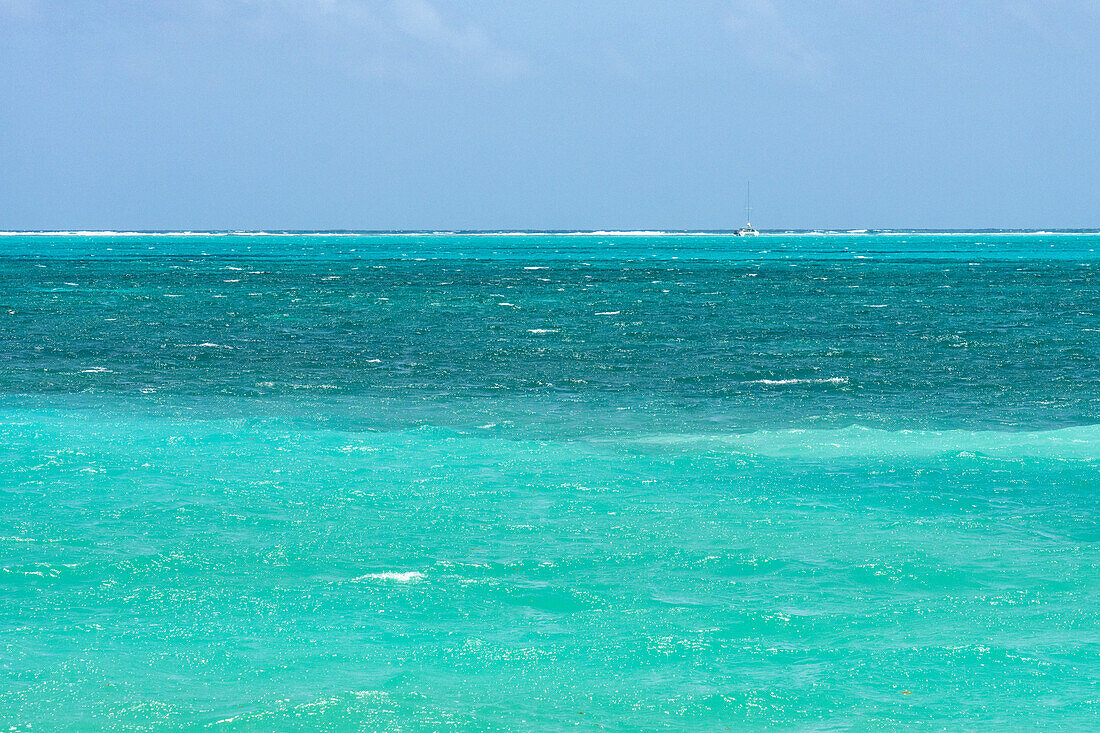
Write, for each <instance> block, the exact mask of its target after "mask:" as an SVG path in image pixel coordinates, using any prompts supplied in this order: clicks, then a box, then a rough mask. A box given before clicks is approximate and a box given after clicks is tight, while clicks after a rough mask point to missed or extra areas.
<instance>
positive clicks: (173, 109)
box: [0, 0, 1100, 229]
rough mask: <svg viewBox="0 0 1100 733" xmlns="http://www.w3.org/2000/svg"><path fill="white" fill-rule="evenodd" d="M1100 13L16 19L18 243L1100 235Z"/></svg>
mask: <svg viewBox="0 0 1100 733" xmlns="http://www.w3.org/2000/svg"><path fill="white" fill-rule="evenodd" d="M1098 131H1100V2H1097V1H1096V0H1048V1H1046V2H1038V1H1032V0H988V1H983V0H973V1H971V2H963V1H956V2H947V1H945V0H940V1H936V0H924V1H910V0H897V1H887V0H875V1H871V0H836V1H834V2H828V1H825V0H820V1H815V0H803V1H801V2H794V1H789V0H726V1H723V2H709V1H706V0H698V1H696V2H692V1H690V0H688V1H681V2H644V1H642V2H591V1H586V2H580V1H568V0H545V1H543V2H528V1H526V0H514V1H511V2H477V3H469V2H458V1H456V0H392V1H390V0H379V1H378V2H370V1H368V0H266V1H265V0H190V1H188V0H175V1H170V0H95V1H93V0H64V1H63V2H62V1H59V0H0V229H16V228H46V229H69V228H126V229H135V228H156V229H178V228H202V229H216V228H325V229H328V228H365V229H390V228H415V229H424V228H426V229H434V228H525V229H539V228H555V229H563V228H564V229H571V228H703V229H707V228H719V227H735V226H738V225H740V224H741V223H742V220H743V218H744V216H743V210H742V207H743V197H744V184H745V180H746V179H751V180H752V185H753V198H754V216H753V220H754V223H755V224H756V225H757V226H760V227H763V228H785V227H804V228H813V227H934V228H935V227H950V228H966V227H1038V228H1042V227H1097V226H1100V132H1098Z"/></svg>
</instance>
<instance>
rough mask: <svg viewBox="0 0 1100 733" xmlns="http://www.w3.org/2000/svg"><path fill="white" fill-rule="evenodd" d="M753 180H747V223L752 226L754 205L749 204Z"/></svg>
mask: <svg viewBox="0 0 1100 733" xmlns="http://www.w3.org/2000/svg"><path fill="white" fill-rule="evenodd" d="M751 186H752V182H751V181H745V224H746V225H747V226H752V224H751V222H752V207H751V206H750V205H749V201H750V199H749V194H750V193H751Z"/></svg>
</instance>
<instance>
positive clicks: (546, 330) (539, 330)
mask: <svg viewBox="0 0 1100 733" xmlns="http://www.w3.org/2000/svg"><path fill="white" fill-rule="evenodd" d="M557 332H558V329H556V328H529V329H527V333H557Z"/></svg>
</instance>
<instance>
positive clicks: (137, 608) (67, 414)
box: [0, 231, 1100, 731]
mask: <svg viewBox="0 0 1100 733" xmlns="http://www.w3.org/2000/svg"><path fill="white" fill-rule="evenodd" d="M1098 248H1100V234H1097V233H1095V232H1093V233H1089V232H1041V233H1019V232H998V231H990V232H968V233H949V234H936V233H929V232H873V231H872V232H850V233H845V232H788V233H781V234H780V233H773V234H765V235H762V236H760V237H756V238H737V237H732V236H729V235H724V234H720V233H714V234H705V233H661V232H648V233H625V232H598V233H564V232H563V233H505V232H500V233H369V234H359V233H348V232H334V233H295V232H274V233H232V232H222V233H125V232H120V233H87V232H72V233H33V234H20V233H8V234H0V723H3V724H4V728H5V729H11V730H20V731H22V730H36V731H41V730H118V731H129V730H200V729H202V730H205V729H211V730H218V731H273V730H278V731H307V730H366V731H515V730H520V731H524V730H526V731H565V730H569V731H576V730H581V731H584V730H597V729H598V730H609V731H651V730H685V731H689V730H690V731H704V730H727V729H728V730H733V731H849V730H850V731H895V730H907V731H933V730H935V731H940V730H950V731H964V730H982V731H990V730H998V731H1000V730H1003V731H1017V730H1095V729H1098V728H1100V256H1098V255H1097V249H1098Z"/></svg>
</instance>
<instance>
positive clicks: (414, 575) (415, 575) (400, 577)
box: [351, 570, 424, 583]
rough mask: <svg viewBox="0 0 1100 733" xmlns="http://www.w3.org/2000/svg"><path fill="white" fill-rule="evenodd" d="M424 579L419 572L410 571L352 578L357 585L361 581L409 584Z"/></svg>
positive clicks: (389, 571)
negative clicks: (387, 581)
mask: <svg viewBox="0 0 1100 733" xmlns="http://www.w3.org/2000/svg"><path fill="white" fill-rule="evenodd" d="M423 577H424V573H422V572H420V571H419V570H410V571H408V572H406V573H398V572H395V571H392V570H387V571H386V572H383V573H367V574H366V575H360V576H359V577H357V578H352V579H351V581H352V582H353V583H358V582H359V581H361V580H392V581H394V582H396V583H411V582H413V581H415V580H421V579H422V578H423Z"/></svg>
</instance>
